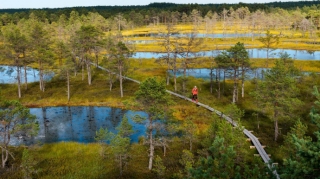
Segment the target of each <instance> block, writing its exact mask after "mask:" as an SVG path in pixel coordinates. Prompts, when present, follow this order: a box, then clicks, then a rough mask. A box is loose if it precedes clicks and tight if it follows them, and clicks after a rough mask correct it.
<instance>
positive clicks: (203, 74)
mask: <svg viewBox="0 0 320 179" xmlns="http://www.w3.org/2000/svg"><path fill="white" fill-rule="evenodd" d="M268 70H269V69H268V68H256V69H250V70H247V71H246V73H245V79H246V80H251V79H253V78H257V79H263V78H264V76H265V73H266V72H267V71H268ZM211 73H212V76H213V78H212V79H213V80H216V79H218V78H219V76H220V80H223V79H224V78H225V79H232V78H233V76H232V75H231V73H229V72H228V71H225V72H224V71H223V70H220V74H219V71H217V70H216V69H213V70H212V71H211V70H210V69H208V68H197V69H187V70H186V76H187V77H194V78H200V79H204V80H210V78H211V75H210V74H211ZM309 73H310V72H302V74H305V75H308V74H309ZM169 74H170V75H171V76H173V71H172V70H169ZM176 75H177V77H181V76H183V69H179V70H178V71H177V73H176Z"/></svg>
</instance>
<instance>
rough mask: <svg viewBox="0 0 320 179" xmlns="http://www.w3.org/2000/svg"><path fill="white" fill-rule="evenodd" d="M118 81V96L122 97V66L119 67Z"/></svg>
mask: <svg viewBox="0 0 320 179" xmlns="http://www.w3.org/2000/svg"><path fill="white" fill-rule="evenodd" d="M119 81H120V96H121V98H122V97H123V89H122V66H121V65H120V67H119Z"/></svg>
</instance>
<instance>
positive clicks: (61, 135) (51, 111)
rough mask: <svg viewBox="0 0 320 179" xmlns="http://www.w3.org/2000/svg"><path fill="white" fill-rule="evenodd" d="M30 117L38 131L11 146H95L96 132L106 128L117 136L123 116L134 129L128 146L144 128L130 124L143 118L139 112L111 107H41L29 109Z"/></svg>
mask: <svg viewBox="0 0 320 179" xmlns="http://www.w3.org/2000/svg"><path fill="white" fill-rule="evenodd" d="M30 112H31V114H33V115H35V116H36V117H37V122H38V124H39V126H40V130H39V133H38V135H37V136H35V137H33V138H32V139H23V138H21V137H20V139H19V136H16V137H14V138H12V141H11V145H19V144H25V145H31V144H35V143H39V142H40V143H53V142H61V141H74V142H80V143H89V142H94V137H95V135H96V131H98V130H99V129H100V128H104V129H105V128H107V129H108V131H111V132H113V133H116V132H117V130H116V127H117V126H119V124H120V123H121V121H122V118H123V116H124V115H126V116H127V117H128V120H129V123H130V124H131V125H132V126H133V130H134V134H132V135H131V136H130V138H131V142H137V141H138V139H139V137H141V136H144V135H145V131H146V128H145V125H144V124H139V123H136V122H134V121H133V120H132V117H133V116H134V115H140V116H143V117H146V116H147V114H146V113H144V112H142V111H130V110H123V109H118V108H110V107H96V106H76V107H68V106H64V107H42V108H30Z"/></svg>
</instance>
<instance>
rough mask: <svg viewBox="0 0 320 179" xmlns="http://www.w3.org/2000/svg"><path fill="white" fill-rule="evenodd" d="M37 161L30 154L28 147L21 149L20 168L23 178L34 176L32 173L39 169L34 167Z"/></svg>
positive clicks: (30, 178) (36, 172) (27, 178)
mask: <svg viewBox="0 0 320 179" xmlns="http://www.w3.org/2000/svg"><path fill="white" fill-rule="evenodd" d="M36 165H37V161H36V160H35V159H34V157H33V156H32V155H31V154H30V152H29V150H28V149H24V150H23V154H22V162H21V166H20V167H21V169H22V173H23V175H24V178H25V179H32V178H35V177H34V175H36V174H38V173H39V172H40V171H41V170H40V169H37V168H36Z"/></svg>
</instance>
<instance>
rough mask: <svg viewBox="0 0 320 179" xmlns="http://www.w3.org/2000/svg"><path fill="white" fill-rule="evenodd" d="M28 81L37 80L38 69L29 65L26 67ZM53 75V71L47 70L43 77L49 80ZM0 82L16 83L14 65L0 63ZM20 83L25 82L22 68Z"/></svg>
mask: <svg viewBox="0 0 320 179" xmlns="http://www.w3.org/2000/svg"><path fill="white" fill-rule="evenodd" d="M26 74H27V81H28V83H32V82H37V81H39V71H38V70H36V69H33V68H30V67H27V69H26ZM53 76H54V73H53V72H47V73H45V74H44V79H45V80H46V81H49V80H51V79H52V77H53ZM0 77H1V78H0V83H6V84H7V83H8V84H12V83H16V82H17V68H16V67H15V66H5V65H0ZM20 78H21V83H24V82H25V73H24V69H23V68H22V69H21V77H20Z"/></svg>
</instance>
